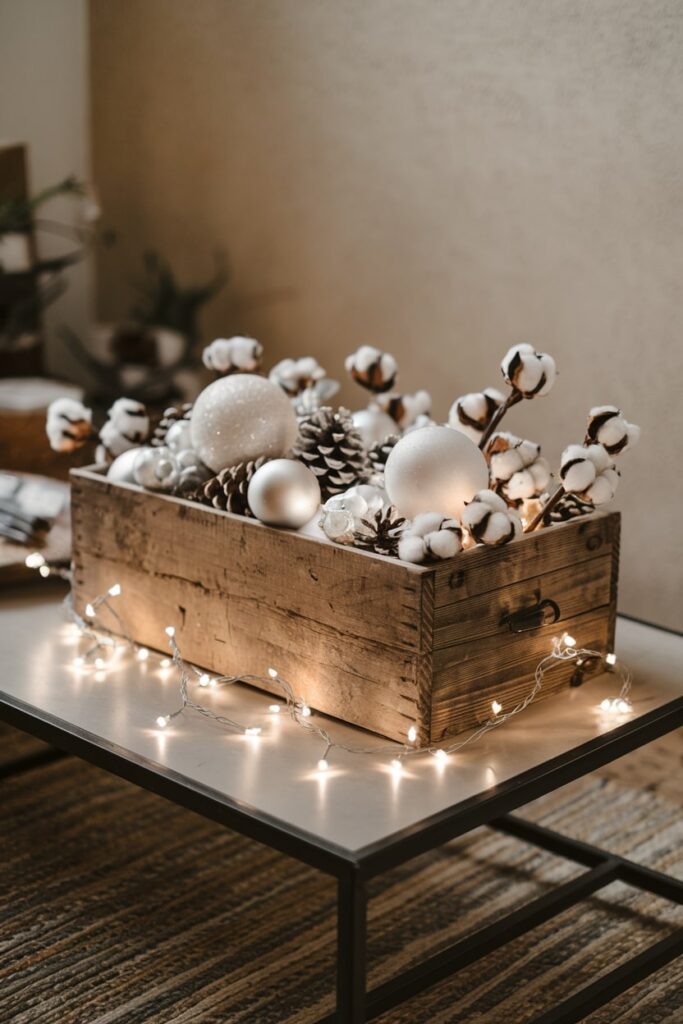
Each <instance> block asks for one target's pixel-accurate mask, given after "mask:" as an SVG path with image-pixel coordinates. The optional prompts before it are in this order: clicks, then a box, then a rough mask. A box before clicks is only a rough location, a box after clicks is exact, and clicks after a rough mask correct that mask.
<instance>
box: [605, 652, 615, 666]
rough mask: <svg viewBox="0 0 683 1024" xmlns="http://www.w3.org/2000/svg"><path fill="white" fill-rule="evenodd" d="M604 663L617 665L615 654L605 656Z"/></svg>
mask: <svg viewBox="0 0 683 1024" xmlns="http://www.w3.org/2000/svg"><path fill="white" fill-rule="evenodd" d="M605 661H606V662H607V664H608V665H616V663H617V656H616V654H608V655H606V657H605Z"/></svg>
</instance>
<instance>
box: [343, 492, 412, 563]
mask: <svg viewBox="0 0 683 1024" xmlns="http://www.w3.org/2000/svg"><path fill="white" fill-rule="evenodd" d="M361 522H362V524H363V526H365V527H366V528H367V530H368V532H367V533H363V532H361V531H359V530H357V531H356V533H355V534H354V540H353V543H354V546H355V547H357V548H361V549H362V550H363V551H374V552H375V554H376V555H389V556H391V557H392V558H397V557H398V542H399V538H400V536H401V533H402V531H403V527H404V526H405V522H406V520H405V517H404V516H399V514H398V512H397V511H396V509H395V508H394V506H393V505H392V506H390V507H389V508H387V509H380V510H379V512H376V513H375V515H374V516H373V517H372V519H361Z"/></svg>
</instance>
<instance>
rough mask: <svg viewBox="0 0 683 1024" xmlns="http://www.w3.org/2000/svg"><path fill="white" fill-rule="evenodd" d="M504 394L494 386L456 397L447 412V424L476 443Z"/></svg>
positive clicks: (503, 399) (500, 403) (502, 399)
mask: <svg viewBox="0 0 683 1024" xmlns="http://www.w3.org/2000/svg"><path fill="white" fill-rule="evenodd" d="M504 401H505V396H504V395H503V394H501V392H500V391H498V390H497V389H496V388H484V390H483V391H473V392H470V393H469V394H467V395H461V396H460V398H456V400H455V401H454V402H453V404H452V406H451V407H450V410H449V412H448V426H449V427H453V429H454V430H460V431H462V433H463V434H467V436H468V437H469V438H471V440H472V441H474V442H475V443H476V444H478V443H479V440H480V438H481V435H482V434H483V432H484V430H485V429H486V428H487V427H488V425H489V423H490V422H491V420H492V419H493V416H494V414H495V412H496V410H497V409H498V408H499V406H501V405H502V404H503V402H504Z"/></svg>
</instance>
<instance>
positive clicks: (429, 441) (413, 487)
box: [384, 426, 489, 519]
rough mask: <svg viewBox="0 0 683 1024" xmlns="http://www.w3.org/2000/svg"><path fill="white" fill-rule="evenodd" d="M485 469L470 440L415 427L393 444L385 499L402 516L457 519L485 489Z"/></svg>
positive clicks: (444, 431)
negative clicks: (431, 514)
mask: <svg viewBox="0 0 683 1024" xmlns="http://www.w3.org/2000/svg"><path fill="white" fill-rule="evenodd" d="M488 479H489V474H488V467H487V465H486V460H485V458H484V456H483V455H482V453H481V452H480V451H479V449H478V448H477V446H476V444H474V442H473V441H470V439H469V437H466V436H465V434H462V433H460V431H459V430H453V428H452V427H437V426H430V427H420V428H419V429H418V430H413V431H411V432H410V433H409V434H405V435H404V437H402V438H401V439H400V441H397V443H396V444H395V445H394V447H393V448H392V450H391V452H390V454H389V458H388V459H387V463H386V466H385V468H384V485H385V487H386V491H387V494H388V495H389V500H390V501H391V504H392V505H395V506H396V508H397V509H398V511H399V512H400V513H401V515H403V516H406V517H407V518H408V519H414V518H415V516H417V515H419V514H420V513H421V512H440V513H441V514H442V515H444V516H450V517H453V518H455V519H459V518H460V516H461V515H462V511H463V508H464V507H465V503H466V502H468V501H470V500H471V499H472V498H473V497H474V495H475V494H476V493H477V491H481V490H484V489H485V488H486V487H488Z"/></svg>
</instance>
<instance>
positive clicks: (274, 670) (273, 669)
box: [268, 668, 277, 679]
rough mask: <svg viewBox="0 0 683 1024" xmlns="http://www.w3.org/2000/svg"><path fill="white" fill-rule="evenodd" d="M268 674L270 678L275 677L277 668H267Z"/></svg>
mask: <svg viewBox="0 0 683 1024" xmlns="http://www.w3.org/2000/svg"><path fill="white" fill-rule="evenodd" d="M268 675H269V676H270V678H271V679H277V669H275V668H269V669H268Z"/></svg>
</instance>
